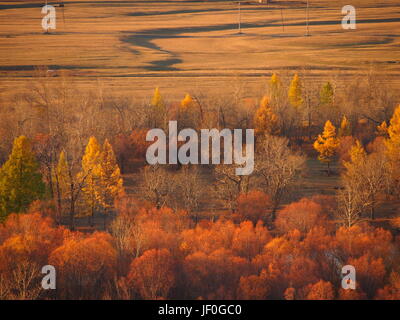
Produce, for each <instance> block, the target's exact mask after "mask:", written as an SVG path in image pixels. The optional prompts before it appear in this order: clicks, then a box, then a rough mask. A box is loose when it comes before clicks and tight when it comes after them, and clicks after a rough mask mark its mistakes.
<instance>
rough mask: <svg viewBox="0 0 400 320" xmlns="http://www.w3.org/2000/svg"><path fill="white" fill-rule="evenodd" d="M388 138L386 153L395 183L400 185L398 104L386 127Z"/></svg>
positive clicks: (399, 107) (399, 108) (399, 114)
mask: <svg viewBox="0 0 400 320" xmlns="http://www.w3.org/2000/svg"><path fill="white" fill-rule="evenodd" d="M388 135H389V138H388V139H386V141H385V145H386V150H387V151H386V153H387V156H388V158H389V161H390V168H391V172H392V177H393V179H394V182H395V185H396V186H397V187H400V105H399V106H397V108H396V109H395V111H394V114H393V117H392V119H390V126H389V128H388Z"/></svg>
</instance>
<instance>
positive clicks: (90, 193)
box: [80, 136, 101, 223]
mask: <svg viewBox="0 0 400 320" xmlns="http://www.w3.org/2000/svg"><path fill="white" fill-rule="evenodd" d="M100 161H101V147H100V144H99V143H98V142H97V139H96V138H95V137H93V136H92V137H90V139H89V142H88V144H87V146H86V149H85V154H84V155H83V158H82V172H81V173H80V175H81V177H85V186H84V188H83V190H82V191H83V198H84V201H85V206H84V208H85V209H87V210H83V211H84V213H85V214H87V215H90V219H91V223H93V220H92V219H93V216H94V213H95V211H96V208H97V207H98V201H97V199H96V193H97V188H98V180H99V170H100V168H99V167H100Z"/></svg>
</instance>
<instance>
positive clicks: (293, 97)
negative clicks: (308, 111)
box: [288, 73, 304, 108]
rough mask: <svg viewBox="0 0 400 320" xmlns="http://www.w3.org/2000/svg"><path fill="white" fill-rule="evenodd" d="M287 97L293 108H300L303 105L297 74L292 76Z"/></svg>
mask: <svg viewBox="0 0 400 320" xmlns="http://www.w3.org/2000/svg"><path fill="white" fill-rule="evenodd" d="M288 97H289V102H290V104H291V105H292V106H293V107H295V108H300V107H301V106H302V105H303V102H304V100H303V97H302V90H301V82H300V78H299V76H298V74H297V73H296V74H295V75H294V76H293V79H292V81H291V83H290V87H289V92H288Z"/></svg>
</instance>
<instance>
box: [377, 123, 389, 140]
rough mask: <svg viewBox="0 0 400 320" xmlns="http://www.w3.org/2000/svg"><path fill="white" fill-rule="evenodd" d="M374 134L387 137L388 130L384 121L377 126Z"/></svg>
mask: <svg viewBox="0 0 400 320" xmlns="http://www.w3.org/2000/svg"><path fill="white" fill-rule="evenodd" d="M376 134H377V135H378V136H382V137H385V138H388V137H389V128H388V125H387V123H386V121H383V122H382V123H381V124H380V125H379V126H377V127H376Z"/></svg>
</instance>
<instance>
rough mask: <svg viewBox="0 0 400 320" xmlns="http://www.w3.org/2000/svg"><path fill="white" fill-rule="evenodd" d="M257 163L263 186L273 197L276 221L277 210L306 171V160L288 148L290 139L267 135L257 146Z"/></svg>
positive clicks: (273, 211)
mask: <svg viewBox="0 0 400 320" xmlns="http://www.w3.org/2000/svg"><path fill="white" fill-rule="evenodd" d="M255 163H256V174H257V176H259V177H260V178H261V182H260V183H261V186H262V187H263V188H264V190H265V192H266V193H267V194H268V195H269V196H270V197H271V200H272V204H273V205H272V220H274V219H275V213H276V210H277V209H278V207H279V205H280V204H281V202H282V200H283V199H284V197H288V196H289V193H290V190H291V187H292V186H293V185H294V183H295V182H296V181H297V179H298V178H299V175H300V172H301V171H302V170H303V169H304V164H305V158H304V157H303V156H302V155H300V154H298V153H296V152H293V151H292V150H291V149H290V148H289V147H288V139H286V138H281V137H275V136H269V135H267V136H265V138H264V139H263V140H261V141H259V144H258V145H257V153H256V161H255Z"/></svg>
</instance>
